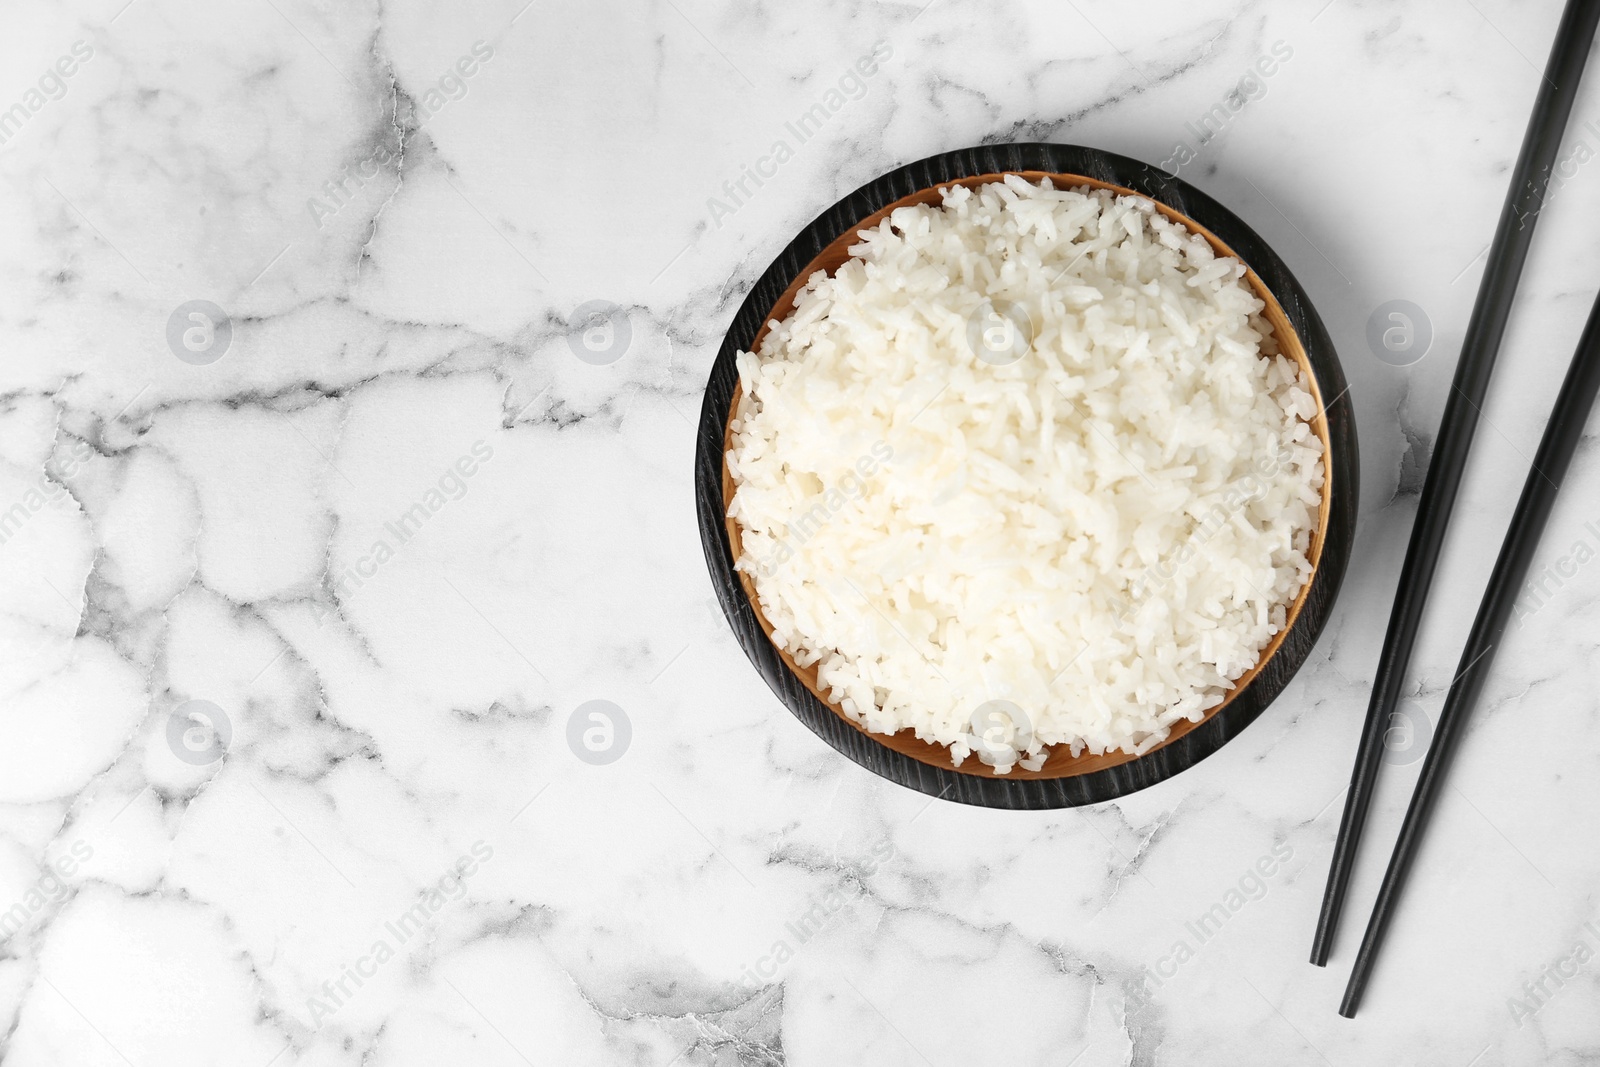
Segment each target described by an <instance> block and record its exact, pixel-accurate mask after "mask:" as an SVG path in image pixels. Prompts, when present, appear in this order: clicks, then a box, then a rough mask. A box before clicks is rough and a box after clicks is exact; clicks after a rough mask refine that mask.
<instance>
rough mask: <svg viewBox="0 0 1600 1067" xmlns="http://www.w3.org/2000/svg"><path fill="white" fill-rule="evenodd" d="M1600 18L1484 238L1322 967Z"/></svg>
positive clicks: (1570, 24) (1359, 763)
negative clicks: (1483, 259)
mask: <svg viewBox="0 0 1600 1067" xmlns="http://www.w3.org/2000/svg"><path fill="white" fill-rule="evenodd" d="M1597 22H1600V0H1568V3H1567V6H1566V8H1565V10H1563V11H1562V13H1561V22H1560V24H1559V25H1558V26H1557V28H1556V39H1555V44H1554V45H1553V46H1552V47H1551V50H1550V59H1549V62H1548V63H1547V64H1546V66H1545V72H1544V79H1543V80H1542V81H1541V82H1540V83H1539V93H1538V96H1537V97H1536V98H1535V100H1534V105H1533V115H1532V116H1531V117H1530V118H1529V120H1528V130H1527V133H1525V134H1524V135H1523V139H1522V150H1521V152H1520V153H1519V154H1518V156H1517V165H1516V169H1515V170H1514V171H1513V172H1512V177H1511V189H1510V190H1509V191H1508V192H1507V193H1506V201H1505V206H1504V207H1502V208H1501V210H1500V223H1499V225H1498V226H1497V227H1496V228H1495V233H1494V242H1493V243H1492V244H1491V245H1490V247H1489V261H1488V264H1487V266H1486V267H1485V268H1484V272H1483V280H1482V281H1481V282H1480V283H1479V286H1478V297H1477V302H1476V303H1474V304H1473V307H1472V317H1471V318H1470V319H1469V320H1468V321H1467V333H1466V337H1465V339H1464V340H1463V341H1462V344H1461V356H1460V359H1459V360H1458V361H1457V363H1456V373H1455V380H1454V381H1453V382H1452V383H1451V388H1450V397H1449V399H1448V400H1447V401H1446V403H1445V408H1444V418H1443V419H1442V420H1441V422H1440V424H1439V436H1438V440H1437V444H1436V445H1435V448H1434V452H1433V460H1432V462H1431V463H1429V465H1428V476H1427V479H1426V481H1424V482H1423V486H1422V498H1421V500H1420V501H1419V502H1418V504H1417V518H1416V522H1415V524H1414V525H1413V526H1412V528H1411V543H1410V544H1409V545H1408V546H1407V548H1406V560H1405V565H1404V566H1403V567H1402V568H1401V571H1400V587H1399V589H1398V590H1397V591H1396V593H1395V600H1394V607H1393V609H1392V610H1391V612H1390V615H1389V629H1388V632H1387V633H1386V634H1385V635H1384V639H1383V654H1382V656H1381V657H1380V658H1379V660H1378V670H1377V674H1376V676H1375V677H1374V679H1373V685H1372V699H1371V702H1370V703H1369V704H1368V705H1367V719H1366V723H1365V724H1364V725H1363V726H1362V728H1361V742H1360V745H1359V747H1358V749H1357V754H1356V765H1355V770H1354V772H1353V773H1352V774H1351V777H1350V790H1349V792H1348V793H1347V794H1346V796H1345V801H1344V816H1343V818H1342V819H1341V820H1340V822H1339V838H1338V841H1337V843H1336V844H1335V845H1334V850H1333V864H1332V867H1331V868H1330V869H1329V871H1328V885H1327V888H1326V889H1325V890H1324V891H1323V896H1322V913H1321V915H1320V916H1319V917H1318V919H1317V936H1316V940H1315V941H1314V942H1313V943H1312V946H1311V962H1312V963H1314V964H1316V965H1317V966H1319V967H1321V966H1324V965H1325V964H1326V963H1327V962H1328V952H1329V950H1330V948H1331V947H1332V945H1333V936H1334V931H1335V930H1336V928H1337V927H1338V925H1339V914H1340V912H1341V911H1342V910H1343V908H1344V898H1345V892H1346V889H1347V888H1348V886H1349V883H1350V872H1351V870H1352V868H1353V867H1354V865H1355V854H1356V849H1357V846H1358V845H1359V844H1360V842H1361V831H1362V827H1363V826H1364V825H1365V823H1366V818H1367V808H1368V807H1369V806H1370V805H1371V803H1372V792H1373V787H1374V785H1375V784H1376V781H1377V777H1378V770H1379V768H1380V766H1381V763H1380V761H1381V760H1382V757H1383V737H1384V732H1385V730H1386V729H1387V727H1388V724H1389V718H1390V716H1391V715H1392V714H1393V713H1394V708H1395V705H1396V704H1397V703H1398V702H1399V699H1400V691H1401V688H1402V686H1403V685H1404V684H1405V675H1406V668H1407V666H1408V665H1409V664H1410V661H1411V646H1412V645H1413V644H1414V643H1415V641H1416V636H1417V627H1418V625H1419V624H1420V623H1421V621H1422V609H1423V605H1424V603H1425V602H1426V601H1427V598H1428V587H1429V585H1430V584H1431V583H1432V581H1433V572H1434V568H1435V566H1436V565H1437V564H1438V562H1439V549H1440V546H1441V545H1442V544H1443V543H1444V534H1445V527H1446V526H1447V525H1448V524H1449V521H1450V511H1451V509H1452V508H1453V507H1454V506H1455V502H1456V491H1457V490H1458V489H1459V488H1460V486H1461V474H1462V471H1463V470H1464V469H1465V467H1466V460H1467V452H1468V450H1469V449H1470V448H1471V447H1472V435H1473V432H1474V431H1475V430H1476V429H1477V427H1478V410H1479V409H1480V408H1482V407H1483V396H1484V392H1485V390H1486V389H1487V388H1488V385H1489V375H1490V374H1491V372H1492V371H1493V370H1494V361H1495V356H1496V355H1497V354H1498V353H1499V350H1500V340H1501V338H1502V337H1503V336H1504V334H1505V329H1506V320H1507V319H1508V318H1509V317H1510V314H1511V303H1512V298H1513V297H1514V296H1515V294H1516V289H1517V279H1518V278H1519V277H1520V276H1521V274H1522V264H1523V262H1524V260H1526V259H1527V256H1528V245H1529V243H1530V242H1531V241H1532V239H1533V227H1534V223H1535V222H1536V221H1537V220H1538V217H1539V209H1540V207H1541V206H1543V202H1544V192H1545V189H1546V187H1547V186H1548V184H1549V181H1550V168H1551V166H1552V164H1553V163H1554V162H1555V157H1556V150H1557V149H1558V148H1559V147H1560V143H1561V135H1562V133H1563V131H1564V130H1565V129H1566V125H1567V116H1568V115H1569V114H1571V112H1572V102H1573V99H1574V97H1575V96H1576V95H1577V91H1578V79H1579V77H1580V76H1581V75H1582V74H1583V67H1584V62H1585V61H1586V60H1587V59H1588V58H1589V46H1590V42H1591V41H1592V40H1593V38H1594V32H1595V25H1596V23H1597Z"/></svg>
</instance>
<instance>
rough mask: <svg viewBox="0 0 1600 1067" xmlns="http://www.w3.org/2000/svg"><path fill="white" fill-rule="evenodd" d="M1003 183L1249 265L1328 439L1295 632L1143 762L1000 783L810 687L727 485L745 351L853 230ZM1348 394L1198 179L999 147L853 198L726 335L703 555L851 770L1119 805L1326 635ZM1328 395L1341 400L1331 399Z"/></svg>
mask: <svg viewBox="0 0 1600 1067" xmlns="http://www.w3.org/2000/svg"><path fill="white" fill-rule="evenodd" d="M1006 174H1021V175H1023V176H1024V177H1027V178H1028V179H1030V180H1037V178H1039V177H1041V176H1044V175H1060V176H1066V177H1067V179H1068V183H1069V184H1072V185H1081V184H1089V185H1092V186H1095V187H1100V188H1109V189H1111V190H1112V191H1114V192H1121V193H1131V194H1133V195H1138V196H1141V197H1145V198H1147V199H1149V200H1151V201H1152V202H1153V203H1154V204H1155V206H1156V208H1157V210H1159V211H1161V212H1162V213H1163V214H1165V215H1166V216H1167V217H1169V218H1175V219H1177V220H1178V221H1180V222H1182V223H1183V224H1184V225H1186V226H1188V227H1190V228H1191V229H1192V230H1193V231H1195V232H1198V233H1200V234H1201V235H1202V236H1203V237H1205V238H1206V239H1207V240H1208V241H1209V242H1211V244H1212V246H1213V247H1214V248H1215V249H1217V251H1218V252H1219V254H1226V255H1232V256H1235V257H1236V258H1239V259H1240V260H1241V261H1243V262H1244V263H1245V265H1246V267H1247V268H1248V274H1247V278H1248V280H1249V283H1250V284H1251V285H1252V288H1254V289H1255V291H1256V292H1257V295H1258V296H1260V297H1262V298H1263V299H1264V301H1265V302H1266V304H1267V309H1266V311H1265V312H1264V315H1265V317H1266V318H1268V320H1269V322H1270V323H1271V324H1272V326H1273V329H1274V333H1275V335H1277V337H1278V341H1279V345H1280V348H1282V349H1283V350H1284V351H1285V354H1286V355H1289V356H1290V357H1291V358H1295V359H1296V361H1297V362H1298V363H1299V364H1300V365H1301V366H1302V368H1303V369H1305V370H1307V371H1308V372H1309V376H1310V381H1311V386H1312V392H1313V395H1314V397H1315V398H1316V400H1317V408H1318V410H1317V413H1316V415H1315V416H1314V417H1313V420H1312V424H1313V426H1314V427H1315V428H1316V431H1317V433H1318V436H1319V437H1320V438H1321V439H1322V440H1323V443H1324V470H1325V482H1324V487H1323V492H1322V502H1321V506H1320V508H1319V513H1318V522H1317V526H1316V531H1315V535H1314V537H1313V545H1312V553H1311V554H1312V564H1313V571H1312V574H1311V576H1310V578H1309V579H1308V581H1307V582H1306V584H1305V585H1304V586H1303V587H1302V589H1301V591H1300V593H1299V595H1298V596H1297V598H1296V600H1295V602H1294V603H1293V604H1292V605H1291V610H1290V613H1289V614H1288V617H1287V620H1286V625H1285V627H1284V629H1283V630H1282V631H1281V632H1280V633H1279V634H1278V635H1276V636H1275V637H1274V639H1273V640H1272V642H1270V643H1269V644H1268V646H1267V647H1266V648H1265V649H1264V650H1263V653H1262V656H1261V659H1260V660H1259V661H1258V662H1257V664H1256V666H1255V667H1253V668H1252V669H1251V670H1250V671H1249V672H1247V673H1246V674H1245V675H1243V676H1241V679H1240V680H1239V681H1238V682H1237V683H1236V685H1235V688H1234V689H1233V690H1232V692H1230V694H1229V695H1228V697H1227V699H1226V700H1225V701H1224V702H1223V703H1222V704H1221V705H1218V706H1217V707H1215V708H1212V709H1209V710H1208V711H1207V713H1206V715H1205V716H1204V717H1203V718H1202V719H1201V720H1199V721H1198V722H1195V723H1190V722H1187V721H1185V720H1180V722H1179V723H1176V724H1174V726H1173V730H1172V734H1171V736H1169V737H1168V738H1167V739H1166V740H1165V741H1163V742H1162V743H1161V744H1160V745H1158V746H1156V747H1155V748H1153V749H1151V750H1148V751H1147V752H1145V753H1144V754H1142V755H1139V756H1132V755H1128V754H1125V753H1108V754H1106V755H1105V756H1101V757H1089V756H1082V757H1078V758H1076V759H1072V758H1070V757H1069V758H1067V759H1065V760H1063V759H1062V758H1061V757H1060V756H1059V755H1058V756H1057V757H1056V758H1055V759H1053V760H1052V761H1050V763H1047V764H1046V768H1045V770H1043V771H1041V772H1025V771H1022V770H1021V768H1017V769H1015V770H1014V771H1013V772H1012V773H1011V774H1008V775H1004V776H1001V775H995V774H994V773H993V771H992V769H990V768H988V767H987V766H986V765H983V764H981V763H979V762H978V761H977V759H976V757H969V759H968V760H967V761H966V762H965V764H964V765H963V767H961V768H956V767H954V766H951V765H950V761H949V756H948V749H947V748H945V747H944V746H938V745H934V744H931V743H927V742H921V741H917V740H915V738H914V736H910V732H909V731H902V732H901V734H905V735H908V736H906V737H902V736H901V735H899V734H897V735H883V734H871V733H868V732H867V731H866V730H865V728H864V727H862V726H861V725H859V724H858V723H856V722H855V721H854V720H852V719H850V718H849V717H848V716H846V715H845V714H844V712H843V711H842V710H841V709H839V708H838V707H837V706H836V705H834V704H832V703H831V702H830V701H828V700H827V699H826V698H825V697H824V696H823V695H822V693H821V692H820V691H819V690H818V688H817V687H816V684H815V680H814V677H811V678H808V677H807V675H808V674H809V675H811V676H814V674H815V672H814V670H813V671H810V672H807V671H804V670H803V669H801V668H799V667H798V666H797V665H796V664H795V662H794V661H793V659H792V657H790V656H789V655H788V653H787V652H785V651H784V650H783V649H781V648H779V647H778V646H776V645H775V644H773V643H772V642H771V641H770V639H769V634H770V627H768V626H767V625H766V622H765V619H764V618H763V617H762V614H761V611H760V609H759V606H758V605H757V603H756V601H755V600H754V597H753V588H752V585H751V583H750V580H749V577H748V575H746V574H744V573H743V572H738V571H736V570H735V569H734V568H733V559H734V558H735V555H734V546H735V544H736V543H737V538H738V527H737V523H736V522H735V521H734V520H732V519H729V518H728V517H727V515H726V501H727V498H728V494H729V493H730V492H731V482H730V479H729V478H728V476H727V472H726V464H725V460H724V451H725V447H726V440H727V434H728V432H729V430H728V422H729V420H730V418H731V414H732V410H733V404H734V402H735V400H736V398H737V395H738V389H739V386H738V376H737V372H736V370H735V368H734V367H733V359H734V355H735V354H736V353H737V351H739V350H741V349H746V350H747V349H750V348H752V347H754V345H755V344H756V343H757V342H758V340H759V338H760V337H761V336H763V335H764V334H765V332H766V330H767V328H768V322H769V321H770V320H771V319H772V318H774V317H781V316H782V315H784V314H787V313H788V311H789V310H790V309H791V308H792V306H793V300H794V298H795V296H796V295H797V293H798V291H799V289H800V288H801V286H802V285H803V283H804V280H805V278H806V277H807V276H808V275H809V274H810V273H811V272H812V271H813V270H814V269H816V267H817V261H818V260H822V259H825V258H832V259H839V258H840V254H841V250H842V248H843V247H845V246H847V245H849V244H851V243H854V234H855V232H856V231H857V230H859V229H862V228H864V227H865V226H868V225H872V224H875V223H876V222H877V221H879V220H880V219H881V217H882V216H883V215H885V214H886V213H887V211H888V210H890V209H891V208H893V207H895V206H899V205H900V204H901V202H903V201H907V200H912V199H921V200H923V201H926V200H928V199H934V198H936V196H937V192H936V190H937V189H939V188H941V187H945V186H949V185H952V184H964V185H975V184H981V183H984V182H988V181H994V180H998V179H999V178H1000V177H1002V176H1004V175H1006ZM808 252H809V254H808ZM835 266H836V264H835ZM1345 391H1346V387H1345V381H1344V375H1343V372H1342V368H1341V367H1340V365H1339V361H1338V356H1337V354H1336V353H1335V351H1334V349H1333V345H1332V341H1331V339H1330V338H1329V337H1328V335H1327V331H1326V329H1325V328H1324V327H1323V325H1322V323H1321V320H1320V319H1319V318H1318V317H1317V315H1316V312H1315V311H1314V310H1313V308H1312V307H1311V304H1310V301H1309V298H1308V297H1307V296H1306V294H1305V292H1304V290H1303V288H1302V287H1301V286H1300V285H1299V283H1298V281H1297V280H1296V279H1295V278H1294V276H1293V275H1292V274H1291V273H1290V272H1289V270H1288V268H1287V266H1285V265H1284V264H1283V262H1282V260H1281V259H1279V258H1278V257H1277V256H1276V254H1274V253H1273V252H1272V251H1271V249H1270V248H1269V247H1268V246H1267V245H1266V243H1265V242H1264V241H1262V240H1261V238H1260V237H1259V236H1258V235H1257V234H1255V232H1254V231H1253V230H1251V229H1250V228H1249V227H1248V226H1247V225H1246V224H1245V223H1244V222H1243V221H1242V220H1240V219H1239V218H1238V217H1237V216H1235V215H1233V214H1232V213H1231V212H1229V211H1228V210H1227V209H1226V208H1223V207H1222V206H1221V205H1220V204H1218V203H1217V202H1216V201H1214V200H1212V199H1211V198H1210V197H1208V196H1206V195H1205V194H1203V193H1201V192H1199V190H1197V189H1194V188H1193V187H1192V186H1190V185H1188V183H1186V182H1183V181H1182V180H1181V179H1179V178H1177V177H1176V176H1174V175H1171V174H1168V173H1166V172H1165V171H1161V170H1159V169H1158V168H1154V167H1151V166H1149V165H1147V164H1144V163H1141V162H1139V161H1137V160H1132V159H1128V158H1127V157H1123V156H1118V155H1115V154H1113V153H1109V152H1103V151H1100V150H1097V149H1092V148H1085V147H1081V146H1074V145H1048V144H1014V145H997V146H989V147H985V148H977V149H967V150H963V151H959V152H949V153H943V154H941V155H937V156H931V157H929V158H927V159H924V160H919V161H917V162H916V163H912V164H907V165H906V166H903V167H900V168H897V169H895V170H894V171H891V172H889V173H888V174H885V175H883V176H881V177H879V178H878V179H875V180H874V181H872V182H869V183H867V184H866V185H864V186H862V187H861V188H860V189H858V190H856V191H855V192H854V193H851V194H850V195H848V196H846V197H845V198H843V199H841V200H840V201H839V202H838V203H837V204H835V205H834V206H833V207H832V208H830V209H829V210H828V211H826V212H824V213H823V214H822V215H820V216H818V218H817V219H815V220H814V221H813V222H812V223H811V224H810V225H809V226H807V227H806V228H805V229H803V230H802V231H801V233H800V234H799V235H797V236H796V238H795V239H794V240H793V241H792V242H791V243H790V244H789V246H788V247H787V248H786V249H785V250H784V252H783V253H782V254H781V255H780V256H779V257H778V258H777V259H776V260H775V261H774V262H773V264H772V265H771V266H770V267H769V268H768V269H767V271H766V272H765V273H764V274H763V275H762V277H761V279H760V280H759V281H758V282H757V283H756V285H755V286H753V287H752V288H751V290H750V292H749V293H748V294H747V296H746V299H745V301H744V304H743V306H742V307H741V308H740V310H739V312H738V313H737V314H736V315H735V317H734V320H733V322H732V323H730V325H729V328H728V331H727V334H726V335H725V336H724V339H723V343H722V346H721V348H720V349H719V352H718V354H717V359H716V362H715V363H714V364H713V367H712V371H711V375H710V378H709V380H708V383H707V390H706V395H705V400H704V403H703V404H702V410H701V419H700V425H699V427H698V439H697V447H696V464H695V466H696V470H695V473H696V479H695V480H696V504H697V508H696V511H697V516H698V518H699V520H700V533H701V541H702V547H703V548H704V550H705V554H706V560H707V565H708V567H709V568H710V571H711V575H712V578H713V584H714V585H715V586H716V588H717V594H718V599H719V601H720V603H721V606H722V609H723V612H724V614H725V615H726V617H727V618H728V621H729V624H730V625H731V626H732V627H733V629H734V633H735V635H736V637H738V639H739V642H740V645H741V647H743V648H744V651H745V653H746V655H747V656H748V657H749V658H750V660H751V662H752V663H753V664H754V665H755V666H756V668H757V670H758V671H759V672H760V673H761V674H762V676H763V677H764V678H765V680H766V681H767V683H768V685H769V687H771V688H772V689H773V691H774V693H775V694H776V695H777V696H778V697H779V699H780V700H781V701H782V702H783V703H784V705H785V706H786V707H788V709H789V710H790V711H791V713H793V714H794V715H795V716H796V717H798V718H800V719H801V721H803V722H805V723H806V725H807V726H808V727H810V728H811V729H812V730H813V731H814V732H816V733H818V734H819V735H820V736H821V737H823V739H824V740H826V741H828V743H829V744H830V745H832V746H833V747H834V748H835V749H838V750H839V751H841V752H842V753H843V754H845V755H846V756H849V757H850V758H851V759H852V760H854V761H855V762H857V763H860V764H862V765H863V766H865V767H867V769H869V770H872V771H874V772H875V773H877V774H879V775H881V776H883V777H887V778H889V779H890V780H892V781H895V782H897V783H899V784H901V785H905V786H908V787H910V788H913V789H917V790H919V791H921V792H925V793H930V794H932V795H936V796H945V797H947V798H949V799H953V800H957V801H962V802H966V803H972V804H979V805H983V806H990V807H1003V808H1027V809H1037V808H1053V807H1063V806H1072V805H1076V804H1085V803H1096V802H1099V801H1103V800H1109V799H1114V798H1115V797H1118V796H1123V795H1126V794H1127V793H1129V792H1133V791H1135V790H1138V789H1142V788H1146V787H1148V786H1150V785H1153V784H1155V783H1156V782H1159V781H1163V780H1165V779H1166V778H1169V777H1171V776H1172V775H1174V774H1177V773H1179V772H1180V771H1182V770H1184V769H1186V768H1187V767H1189V766H1192V765H1193V764H1194V763H1197V762H1199V760H1201V759H1203V758H1205V757H1206V756H1207V755H1210V754H1211V753H1212V752H1214V751H1216V749H1218V748H1220V747H1221V746H1222V745H1223V744H1225V743H1226V742H1227V741H1228V740H1231V739H1232V738H1233V737H1234V736H1237V734H1238V733H1239V732H1241V731H1242V730H1243V729H1244V728H1245V726H1247V725H1248V724H1249V723H1250V722H1253V721H1254V720H1255V719H1256V718H1257V717H1258V716H1259V715H1260V714H1261V713H1262V712H1263V711H1264V710H1265V708H1266V706H1267V705H1268V704H1270V703H1271V702H1272V700H1273V699H1275V698H1276V697H1277V695H1278V694H1279V693H1280V692H1281V691H1282V690H1283V688H1284V687H1285V686H1286V685H1287V684H1288V682H1289V680H1290V679H1291V678H1292V677H1293V675H1294V673H1295V672H1296V671H1297V670H1298V668H1299V666H1300V665H1301V664H1302V663H1303V662H1304V660H1305V658H1306V656H1307V655H1308V654H1309V652H1310V649H1311V647H1312V645H1313V644H1314V643H1315V640H1316V637H1317V635H1318V634H1319V633H1320V632H1321V629H1322V627H1323V626H1324V625H1325V624H1326V621H1327V617H1328V615H1329V613H1330V612H1331V609H1332V605H1333V601H1334V599H1335V596H1336V594H1337V590H1338V587H1339V585H1340V583H1341V581H1342V578H1343V573H1344V570H1345V568H1346V566H1347V564H1348V559H1349V549H1350V540H1351V537H1352V535H1353V527H1354V514H1355V502H1356V498H1357V495H1358V494H1357V484H1356V483H1357V480H1358V478H1359V465H1358V458H1357V457H1358V453H1357V446H1356V439H1355V424H1354V420H1353V417H1352V412H1351V410H1350V408H1351V406H1350V405H1349V404H1348V403H1341V401H1342V400H1343V399H1344V394H1345ZM1330 394H1331V395H1332V396H1333V397H1334V399H1333V401H1331V402H1327V403H1325V402H1324V399H1325V398H1326V397H1327V396H1328V395H1330ZM828 720H832V721H831V722H829V721H828ZM941 763H942V764H943V765H942V766H941V765H940V764H941ZM1052 764H1054V766H1053V767H1052ZM1069 764H1071V765H1076V766H1067V765H1069ZM1052 771H1053V772H1054V773H1051V772H1052ZM1019 772H1020V773H1019Z"/></svg>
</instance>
